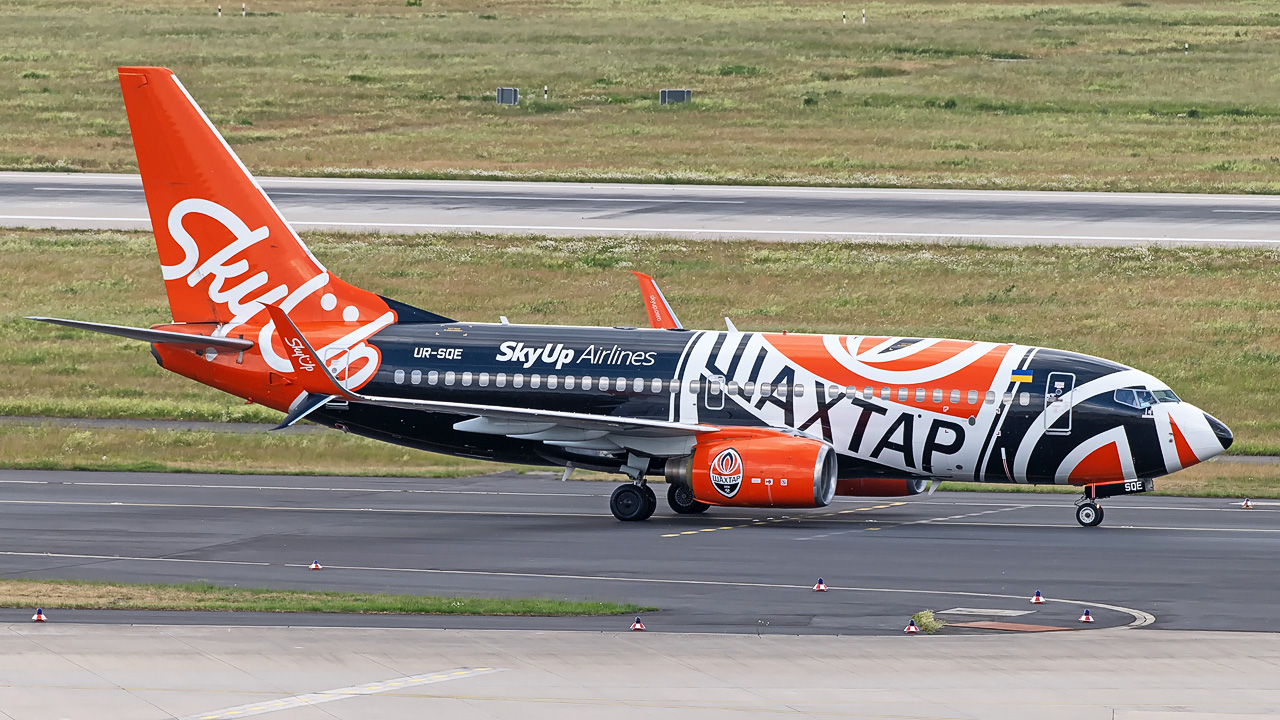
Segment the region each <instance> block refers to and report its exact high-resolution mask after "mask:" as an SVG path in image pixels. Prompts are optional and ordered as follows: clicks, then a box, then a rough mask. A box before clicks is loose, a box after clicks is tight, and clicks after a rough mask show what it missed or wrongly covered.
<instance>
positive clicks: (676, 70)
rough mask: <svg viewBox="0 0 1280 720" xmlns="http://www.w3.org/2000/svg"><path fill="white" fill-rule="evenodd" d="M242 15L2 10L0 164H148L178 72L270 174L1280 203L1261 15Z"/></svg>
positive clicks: (600, 1)
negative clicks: (1161, 194)
mask: <svg viewBox="0 0 1280 720" xmlns="http://www.w3.org/2000/svg"><path fill="white" fill-rule="evenodd" d="M216 4H217V3H216V2H215V1H214V0H0V168H11V169H12V168H20V169H69V170H106V171H127V170H131V169H132V168H133V166H134V160H133V154H132V149H131V144H130V140H129V134H128V127H127V124H126V122H125V116H124V111H123V107H122V105H121V102H120V96H119V88H118V86H117V83H116V79H115V72H114V68H115V67H116V66H117V65H121V64H162V65H167V66H169V67H172V68H174V69H175V70H176V71H178V73H179V74H180V76H181V77H182V79H183V81H184V83H185V84H186V85H187V87H188V88H189V89H190V90H191V91H192V93H193V94H194V96H195V97H196V98H197V99H198V100H199V101H200V102H201V104H202V105H203V106H204V107H205V109H206V110H207V111H208V112H209V114H210V115H211V117H212V119H213V120H214V122H215V123H217V124H218V125H219V126H221V127H222V128H223V129H224V131H225V132H226V134H227V136H228V139H229V140H230V142H231V144H232V145H233V146H234V147H235V148H236V149H237V151H238V152H239V153H240V154H241V155H242V157H243V158H244V159H245V161H246V163H247V164H248V165H249V167H250V168H252V169H253V170H254V171H256V172H260V173H281V174H331V175H332V174H336V175H345V174H351V175H373V176H384V175H385V176H412V177H476V176H478V177H532V178H558V179H596V178H603V179H644V180H656V181H670V180H678V181H693V182H704V181H705V182H788V183H791V182H794V183H830V184H842V185H877V186H956V187H977V188H987V187H998V188H1055V189H1116V190H1119V189H1128V190H1159V191H1164V190H1193V191H1207V192H1221V191H1240V192H1276V191H1277V190H1280V157H1278V156H1280V151H1277V150H1276V146H1275V137H1276V129H1277V118H1280V86H1278V85H1277V82H1276V80H1277V78H1280V12H1277V11H1276V7H1275V5H1274V4H1273V3H1267V2H1258V1H1257V0H1238V1H1231V0H1228V1H1226V2H1219V3H1212V4H1208V3H1203V2H1197V1H1195V0H1185V1H1183V0H1178V1H1164V2H1160V1H1154V0H1153V1H1151V2H1132V1H1124V2H1072V1H1066V0H1064V1H1062V2H1056V3H1054V4H1051V5H1048V4H1043V3H1037V2H1012V1H1011V2H941V1H932V0H929V1H925V0H905V1H902V2H896V1H895V2H873V3H868V4H866V5H865V7H866V8H867V11H868V22H867V24H866V25H863V24H861V22H860V21H859V20H860V18H859V16H858V15H857V11H858V10H859V9H861V7H863V6H849V7H845V8H842V7H841V6H840V5H839V4H835V3H830V2H823V1H819V0H793V1H791V2H770V1H767V0H761V1H757V2H737V1H735V0H701V1H699V0H643V1H641V0H636V1H635V2H615V1H613V0H484V1H483V2H472V1H471V0H436V1H433V0H425V1H424V2H423V3H422V5H421V6H420V7H409V6H406V3H405V2H404V0H344V2H341V3H335V2H322V1H320V0H254V1H253V2H250V3H249V6H250V8H249V9H250V11H251V12H250V16H249V17H240V16H239V13H238V12H229V13H228V16H227V17H222V18H218V17H216V16H215V10H214V8H215V6H216ZM226 5H227V9H228V10H231V9H232V8H233V7H234V3H226ZM842 9H844V10H848V11H849V13H850V17H851V22H850V23H849V24H848V25H843V24H841V21H840V12H841V10H842ZM499 85H511V86H518V87H520V88H522V89H523V92H524V98H525V99H524V100H523V102H522V104H521V105H520V106H519V107H518V108H507V109H502V110H500V109H499V108H497V107H496V106H495V104H494V102H493V93H494V90H495V88H496V87H498V86H499ZM544 85H546V86H549V87H550V88H551V97H550V99H549V100H545V101H544V100H543V99H542V92H541V90H542V88H543V86H544ZM662 88H690V89H692V90H693V91H694V97H695V101H694V102H693V103H691V104H690V105H687V106H679V107H660V106H659V105H658V104H657V94H658V91H659V90H660V89H662Z"/></svg>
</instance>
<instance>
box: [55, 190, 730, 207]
mask: <svg viewBox="0 0 1280 720" xmlns="http://www.w3.org/2000/svg"><path fill="white" fill-rule="evenodd" d="M36 189H37V190H39V189H40V188H36ZM50 189H53V188H50ZM267 194H268V195H271V196H272V197H274V196H276V195H301V196H303V197H316V198H321V199H323V198H324V197H326V195H325V193H322V192H289V191H285V190H277V191H275V192H271V193H267ZM333 197H335V198H338V199H342V198H349V197H371V198H410V199H416V200H436V199H440V200H546V201H550V202H604V203H608V202H611V203H663V204H666V203H687V204H691V205H745V204H746V203H747V201H746V200H682V199H680V198H663V197H645V198H597V197H586V196H584V195H561V196H559V197H552V196H547V197H538V196H536V195H426V194H421V193H419V194H414V195H399V194H394V193H347V192H344V193H335V194H333Z"/></svg>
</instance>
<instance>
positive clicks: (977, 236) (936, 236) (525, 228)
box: [0, 215, 1280, 245]
mask: <svg viewBox="0 0 1280 720" xmlns="http://www.w3.org/2000/svg"><path fill="white" fill-rule="evenodd" d="M0 220H36V221H53V222H57V221H77V222H140V223H149V222H151V220H150V218H120V217H84V216H60V215H0ZM289 224H290V225H295V226H301V225H314V226H319V227H338V228H401V229H411V230H481V231H483V230H492V231H497V232H591V233H601V234H610V233H633V234H653V235H683V236H697V235H723V236H728V237H743V238H749V237H756V236H761V235H767V236H770V237H774V236H786V235H797V236H799V235H803V236H805V237H813V238H837V239H839V238H845V239H851V240H852V239H859V238H901V239H911V238H920V239H926V240H978V241H981V240H1026V241H1031V242H1041V241H1044V242H1125V243H1197V244H1207V245H1214V244H1225V243H1242V244H1252V245H1277V244H1280V240H1270V239H1252V238H1201V237H1168V236H1162V237H1144V236H1135V235H1029V234H1028V235H1023V234H1013V235H1010V234H1000V233H926V232H889V231H885V232H877V231H856V230H759V229H745V228H666V227H659V228H647V227H612V226H608V225H481V224H475V223H392V222H352V221H342V222H334V221H321V220H290V221H289Z"/></svg>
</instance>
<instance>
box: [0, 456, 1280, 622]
mask: <svg viewBox="0 0 1280 720" xmlns="http://www.w3.org/2000/svg"><path fill="white" fill-rule="evenodd" d="M612 489H613V484H612V483H601V482H575V481H570V482H565V483H562V482H560V481H559V480H558V479H556V478H555V477H554V476H552V475H544V474H531V475H525V476H520V475H516V474H511V473H504V474H499V475H490V476H484V477H477V478H465V479H405V478H349V477H331V478H318V477H283V476H224V475H198V474H190V475H187V474H127V473H92V472H79V473H78V472H51V471H3V472H0V568H3V571H2V572H0V576H3V577H9V578H84V579H93V580H117V581H131V582H184V581H191V580H196V579H206V580H210V581H213V582H217V583H227V584H231V583H236V584H239V585H242V586H256V587H286V588H317V589H331V590H351V591H374V592H404V593H418V594H432V595H454V594H462V595H479V596H544V597H569V598H582V599H603V600H615V601H622V602H634V603H639V604H641V605H645V606H652V607H656V608H658V609H659V610H658V611H656V612H653V613H647V614H646V624H647V625H648V626H649V628H650V630H651V631H656V632H694V633H705V632H714V633H748V634H755V633H761V634H809V635H897V634H900V633H901V630H902V627H903V626H904V625H905V623H906V620H907V618H909V617H910V616H911V614H912V613H914V612H916V611H919V610H923V609H932V610H935V611H940V612H941V611H947V610H957V609H959V610H962V612H957V613H950V614H942V615H940V617H944V618H946V619H947V620H948V621H950V622H953V623H962V622H972V621H978V622H982V621H1008V622H1016V623H1020V624H1030V625H1041V626H1051V627H1067V628H1079V627H1080V625H1079V623H1077V622H1076V621H1077V618H1078V616H1079V615H1080V613H1081V612H1082V610H1083V609H1085V608H1089V609H1091V610H1092V611H1093V614H1094V616H1095V617H1096V618H1097V620H1098V623H1096V625H1095V626H1092V627H1094V628H1106V627H1119V626H1135V627H1143V628H1155V629H1178V630H1236V631H1253V630H1270V631H1275V630H1277V629H1280V620H1278V619H1277V618H1275V617H1274V614H1273V613H1269V612H1265V611H1264V610H1263V609H1264V608H1267V607H1270V606H1271V605H1273V604H1274V602H1275V598H1276V597H1277V594H1276V593H1277V587H1278V586H1280V578H1278V577H1277V576H1276V575H1275V573H1273V572H1269V571H1268V568H1271V567H1273V566H1274V558H1275V557H1276V555H1277V552H1278V551H1280V522H1277V521H1278V520H1280V502H1258V503H1256V509H1254V510H1241V509H1240V508H1239V504H1238V502H1233V501H1231V500H1228V499H1189V498H1164V497H1142V496H1136V497H1128V498H1117V499H1113V500H1111V501H1108V503H1106V508H1107V516H1106V522H1105V524H1104V525H1103V526H1102V527H1100V528H1094V529H1085V528H1081V527H1079V526H1078V525H1076V523H1075V521H1074V519H1073V515H1072V510H1071V501H1072V497H1071V496H1064V495H1028V494H1007V493H938V494H936V495H934V496H932V497H929V496H920V497H916V498H905V499H883V500H881V499H857V498H837V502H836V503H834V504H833V505H831V506H830V507H827V508H823V509H816V510H801V511H795V510H787V511H777V510H736V509H722V508H713V509H712V510H710V511H709V512H708V513H707V514H706V515H702V516H677V515H674V514H673V513H671V512H670V511H669V510H667V509H666V508H665V505H664V506H663V507H662V508H661V509H660V510H659V512H658V514H657V515H655V516H654V517H653V518H652V519H651V520H649V521H648V522H643V523H635V524H623V523H618V522H617V521H615V520H614V519H613V518H612V516H610V514H609V512H608V509H607V498H608V495H609V493H610V492H611V491H612ZM661 489H662V486H659V490H661ZM313 560H318V561H320V562H321V564H323V565H324V566H325V569H324V570H323V571H321V572H310V571H307V570H306V566H307V565H308V564H309V563H311V562H312V561H313ZM818 577H822V578H824V580H825V581H826V582H827V583H828V584H829V585H830V587H831V591H830V592H827V593H814V592H812V591H811V587H812V585H813V583H814V582H815V581H816V580H817V578H818ZM1036 590H1040V591H1042V592H1043V594H1044V596H1045V597H1046V598H1049V600H1050V602H1049V603H1047V604H1045V605H1043V606H1032V605H1031V604H1030V603H1029V602H1028V598H1029V597H1030V596H1031V595H1032V594H1033V593H1034V592H1035V591H1036ZM965 609H967V611H966V610H965ZM30 612H31V611H30V609H27V608H22V609H11V610H3V611H0V623H3V622H20V621H24V620H26V619H27V618H28V617H29V615H30ZM56 618H57V620H58V621H59V622H75V621H83V622H129V623H137V622H142V623H150V622H156V623H192V622H195V623H210V622H214V623H223V622H233V623H238V622H244V623H248V624H255V623H256V624H261V623H268V624H303V625H307V624H334V623H339V624H344V625H395V626H403V625H409V626H416V627H436V628H453V629H457V628H486V629H501V628H508V629H511V628H519V629H529V630H549V629H559V630H591V631H617V630H620V629H622V628H624V627H625V625H626V624H627V622H628V621H629V620H630V618H617V617H605V618H560V619H537V618H462V617H456V618H455V617H424V618H407V619H406V618H390V619H388V618H380V617H376V616H367V617H366V616H361V617H351V616H346V617H341V618H340V619H335V616H327V617H321V618H299V617H296V616H281V615H274V616H265V617H261V616H258V617H254V616H245V617H238V616H235V615H233V614H217V617H214V618H211V617H209V616H207V615H205V616H201V615H193V616H185V615H183V614H149V613H124V614H122V613H93V612H88V611H85V612H71V611H58V612H57V614H56ZM1144 631H1145V630H1139V631H1138V632H1144ZM944 632H954V633H962V634H963V633H984V632H990V631H989V630H979V629H973V628H948V629H947V630H944ZM1090 632H1093V630H1090Z"/></svg>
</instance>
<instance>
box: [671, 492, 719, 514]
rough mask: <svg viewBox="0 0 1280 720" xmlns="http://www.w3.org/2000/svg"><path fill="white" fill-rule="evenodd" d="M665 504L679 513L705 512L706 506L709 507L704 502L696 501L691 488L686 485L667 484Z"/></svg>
mask: <svg viewBox="0 0 1280 720" xmlns="http://www.w3.org/2000/svg"><path fill="white" fill-rule="evenodd" d="M667 504H668V505H670V506H671V509H672V510H675V511H676V512H677V513H680V514H681V515H696V514H698V513H700V512H706V511H707V508H709V507H711V506H710V505H708V504H706V503H704V502H698V499H697V498H695V497H694V496H693V489H692V488H690V487H689V486H687V485H668V486H667Z"/></svg>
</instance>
